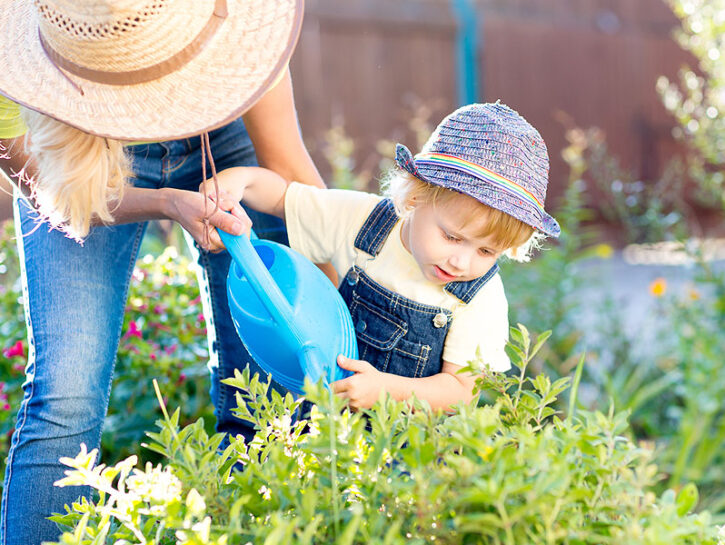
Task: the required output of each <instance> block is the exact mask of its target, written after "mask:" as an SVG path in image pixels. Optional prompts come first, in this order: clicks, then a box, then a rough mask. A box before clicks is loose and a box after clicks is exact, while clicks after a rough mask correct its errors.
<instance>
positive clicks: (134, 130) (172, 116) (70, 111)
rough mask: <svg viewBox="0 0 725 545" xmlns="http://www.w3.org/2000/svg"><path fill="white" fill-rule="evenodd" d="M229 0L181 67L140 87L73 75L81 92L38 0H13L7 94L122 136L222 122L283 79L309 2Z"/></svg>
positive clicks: (167, 134) (171, 132)
mask: <svg viewBox="0 0 725 545" xmlns="http://www.w3.org/2000/svg"><path fill="white" fill-rule="evenodd" d="M250 4H257V6H256V7H254V6H250ZM227 6H228V16H227V18H226V19H225V20H224V22H223V23H222V25H221V27H220V28H219V29H218V30H217V32H216V34H215V35H214V37H213V39H212V40H211V41H210V42H209V43H208V44H207V45H206V46H205V47H204V49H203V50H202V51H201V52H200V53H199V54H198V55H197V56H196V57H194V58H193V59H192V60H191V61H190V62H188V63H187V64H185V65H184V66H182V67H181V68H179V69H178V70H176V71H174V72H172V73H171V74H168V75H166V76H164V77H162V78H159V79H157V80H154V81H150V82H147V83H142V84H136V85H107V84H102V83H95V82H92V81H88V80H84V79H83V78H80V77H77V76H74V75H72V74H69V75H68V77H70V78H71V79H72V80H73V81H74V82H76V83H78V84H79V85H80V87H81V88H82V89H83V93H84V94H83V95H81V94H80V93H79V91H78V90H77V89H76V88H75V87H74V86H73V85H72V84H71V83H70V82H69V81H68V80H67V79H66V78H65V77H64V75H63V73H61V72H60V71H59V69H58V68H57V67H56V66H55V65H54V64H52V63H51V62H50V61H49V59H48V57H47V56H46V54H45V52H44V51H43V48H42V46H41V44H40V40H39V38H38V24H37V12H36V9H35V8H34V5H33V3H32V2H29V1H28V0H9V1H6V2H4V3H3V8H2V9H3V14H2V16H1V17H0V55H1V57H0V65H2V70H0V94H2V95H4V96H6V97H7V98H9V99H10V100H12V101H14V102H17V103H18V104H21V105H22V106H25V107H27V108H30V109H33V110H36V111H38V112H40V113H43V114H45V115H48V116H50V117H52V118H55V119H57V120H59V121H62V122H64V123H67V124H68V125H71V126H73V127H76V128H78V129H80V130H82V131H85V132H88V133H91V134H95V135H98V136H105V137H108V138H113V139H117V140H129V141H159V140H171V139H178V138H184V137H187V136H192V135H197V134H200V133H202V132H204V131H208V130H212V129H215V128H218V127H221V126H222V125H225V124H226V123H228V122H230V121H232V120H234V119H236V118H237V117H239V116H240V115H242V114H243V113H245V112H246V111H247V110H248V109H249V108H251V107H252V106H253V105H254V104H255V103H256V102H257V101H258V100H259V99H260V98H261V97H262V96H263V95H264V93H265V92H266V91H267V90H268V89H269V87H270V86H271V85H272V84H273V83H274V82H275V81H276V80H277V78H278V77H279V75H280V73H281V72H282V70H283V69H285V67H286V66H287V64H288V63H289V59H290V57H291V56H292V52H293V51H294V47H295V45H296V42H297V38H298V37H299V33H300V29H301V26H302V16H303V0H275V1H274V2H271V1H270V0H228V1H227ZM242 7H243V8H244V9H245V10H249V9H257V10H258V11H259V12H260V13H261V14H262V16H261V17H259V19H258V24H256V25H255V27H254V28H251V27H250V25H249V22H248V21H247V20H246V18H244V17H240V16H239V14H240V13H241V9H242ZM169 31H170V32H173V29H169ZM252 52H254V55H253V57H254V58H253V59H250V57H252V55H251V53H252Z"/></svg>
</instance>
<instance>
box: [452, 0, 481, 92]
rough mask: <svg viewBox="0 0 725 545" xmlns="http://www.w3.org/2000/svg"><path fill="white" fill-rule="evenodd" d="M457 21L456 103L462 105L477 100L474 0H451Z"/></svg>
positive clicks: (476, 20)
mask: <svg viewBox="0 0 725 545" xmlns="http://www.w3.org/2000/svg"><path fill="white" fill-rule="evenodd" d="M451 8H452V10H453V14H454V16H455V18H456V22H457V23H458V25H457V26H458V32H457V35H456V67H457V79H458V86H457V87H458V103H459V105H461V106H463V105H464V104H470V103H472V102H478V101H479V71H478V63H477V62H476V60H477V59H476V58H477V52H478V27H479V25H478V12H477V10H476V0H451Z"/></svg>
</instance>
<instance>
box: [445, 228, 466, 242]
mask: <svg viewBox="0 0 725 545" xmlns="http://www.w3.org/2000/svg"><path fill="white" fill-rule="evenodd" d="M442 233H443V238H445V239H446V240H450V241H451V242H458V241H459V240H461V239H460V238H458V237H457V236H455V235H451V234H450V233H446V232H445V231H442Z"/></svg>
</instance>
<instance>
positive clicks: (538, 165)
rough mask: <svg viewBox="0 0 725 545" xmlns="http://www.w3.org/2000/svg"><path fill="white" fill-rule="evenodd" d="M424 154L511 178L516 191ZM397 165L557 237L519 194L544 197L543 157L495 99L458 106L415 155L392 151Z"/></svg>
mask: <svg viewBox="0 0 725 545" xmlns="http://www.w3.org/2000/svg"><path fill="white" fill-rule="evenodd" d="M426 154H444V155H446V156H451V157H455V158H459V159H462V160H464V161H467V162H469V163H472V164H473V165H477V166H480V167H483V168H484V169H486V170H488V171H491V172H492V173H495V174H496V175H498V176H501V177H503V178H505V179H506V180H510V181H512V182H514V184H515V185H516V186H519V188H520V192H519V194H517V193H516V192H515V191H513V192H509V191H505V190H502V189H501V187H500V186H497V185H496V184H495V183H494V182H491V181H488V180H486V179H482V178H481V177H477V176H475V175H471V174H469V173H466V172H461V171H460V170H456V169H454V168H449V167H447V166H444V165H441V164H428V161H425V160H424V159H425V156H426ZM397 163H398V165H399V166H400V167H401V168H403V169H405V170H407V171H408V172H410V173H411V174H413V175H414V176H417V177H419V178H420V179H422V180H424V181H426V182H428V183H431V184H434V185H439V186H442V187H445V188H448V189H452V190H454V191H458V192H460V193H464V194H466V195H469V196H471V197H473V198H475V199H477V200H478V201H480V202H482V203H484V204H486V205H488V206H491V207H492V208H496V209H497V210H501V211H502V212H506V213H507V214H509V215H511V216H513V217H515V218H517V219H519V220H520V221H523V222H524V223H526V224H528V225H531V226H532V227H534V228H535V229H538V230H539V231H541V232H543V233H545V234H547V235H549V236H554V237H556V236H558V235H559V233H560V228H559V225H558V223H557V222H556V220H555V219H554V218H553V217H551V216H550V215H548V214H547V213H546V212H545V211H544V210H543V209H542V208H540V207H538V206H536V205H535V204H532V203H531V202H530V201H529V200H527V199H526V198H523V197H522V194H524V193H530V194H532V195H533V197H534V198H535V199H536V200H538V201H539V202H540V203H542V204H543V203H544V200H545V199H546V187H547V184H548V180H549V155H548V152H547V150H546V144H545V143H544V140H543V138H541V135H540V134H539V133H538V131H537V130H536V129H535V128H534V127H532V126H531V125H530V124H529V123H528V122H527V121H526V120H525V119H524V118H523V117H521V116H520V115H519V114H518V113H517V112H515V111H514V110H512V109H510V108H509V107H508V106H506V105H504V104H501V103H490V104H471V105H468V106H464V107H462V108H459V109H458V110H456V111H455V112H453V113H452V114H450V115H449V116H447V117H446V118H445V119H443V121H441V123H440V124H439V125H438V127H437V128H436V130H435V131H434V132H433V134H432V135H431V136H430V138H429V139H428V141H427V142H426V144H425V145H424V147H423V150H422V151H421V154H420V155H418V156H416V157H415V158H414V157H413V156H412V154H411V153H410V151H409V150H408V149H407V148H406V147H405V146H399V147H398V150H397Z"/></svg>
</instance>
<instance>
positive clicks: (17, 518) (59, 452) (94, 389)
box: [0, 121, 287, 545]
mask: <svg viewBox="0 0 725 545" xmlns="http://www.w3.org/2000/svg"><path fill="white" fill-rule="evenodd" d="M210 139H211V150H212V154H213V157H214V160H215V162H216V165H217V168H218V169H219V170H222V169H224V168H228V167H232V166H239V165H254V164H256V158H255V155H254V149H253V147H252V144H251V141H250V140H249V136H248V135H247V133H246V130H245V129H244V126H243V124H242V123H241V121H235V122H233V123H231V124H230V125H227V126H226V127H223V128H221V129H218V130H216V131H213V132H212V133H211V134H210ZM128 149H129V151H130V152H131V154H132V157H133V168H134V173H135V176H136V177H135V179H134V180H132V183H134V184H135V185H136V186H139V187H146V188H161V187H173V188H178V189H186V190H189V191H196V190H197V189H198V186H199V183H200V182H201V180H202V178H201V154H200V149H199V138H198V137H197V138H191V139H184V140H177V141H173V142H164V143H159V144H149V145H143V146H132V147H129V148H128ZM209 172H210V171H209V169H208V167H207V173H209ZM15 208H16V209H15V220H16V232H17V233H18V235H20V234H22V235H23V236H18V248H19V255H20V262H21V268H22V271H23V295H24V299H25V305H26V306H25V314H26V321H27V327H28V344H29V356H28V365H27V368H26V380H25V383H24V384H23V390H24V398H23V401H22V404H21V406H20V410H19V412H18V418H17V423H16V429H15V433H14V434H13V437H12V441H11V446H10V452H9V455H8V464H7V469H6V473H5V489H4V491H3V497H2V512H1V519H0V520H1V522H0V545H11V544H12V545H39V544H40V543H41V542H42V541H55V540H56V539H57V538H58V536H59V533H60V532H59V530H58V528H57V526H56V525H55V524H54V523H52V522H50V521H48V520H46V517H48V516H49V515H51V514H52V513H54V512H64V508H63V506H64V505H65V504H71V502H73V501H75V500H77V499H78V498H79V496H80V495H81V494H85V495H88V494H89V493H90V490H88V489H86V488H78V487H66V488H58V487H55V486H53V483H54V482H55V481H56V480H58V479H60V478H62V477H63V476H64V475H63V471H64V469H65V466H62V465H61V464H60V463H59V462H58V459H59V458H60V457H62V456H71V457H75V456H76V455H77V454H78V452H79V449H80V445H81V443H85V444H86V445H87V447H88V449H89V450H90V449H93V448H97V447H99V444H100V438H101V429H102V425H103V420H104V418H105V415H106V411H107V408H108V399H109V394H110V389H111V380H112V375H113V365H114V361H115V356H116V351H117V349H118V343H119V338H120V335H121V327H122V325H123V313H124V307H125V304H126V297H127V294H128V285H129V280H130V278H131V273H132V271H133V267H134V263H135V261H136V256H137V253H138V249H139V244H140V242H141V238H142V237H143V234H144V231H145V229H146V224H145V223H132V224H126V225H118V226H112V227H95V228H93V229H92V230H91V232H90V234H89V235H88V237H87V239H86V240H85V242H84V244H83V245H82V246H81V245H79V244H77V243H76V242H74V241H72V240H70V239H68V238H66V237H65V236H64V235H63V234H62V233H59V232H58V231H48V228H47V227H46V226H43V225H41V226H40V227H37V228H36V223H35V219H34V217H35V216H34V213H33V212H32V210H30V209H29V208H28V206H27V204H26V203H25V202H24V201H17V202H16V207H15ZM249 213H250V216H251V217H252V221H253V222H254V227H255V230H256V232H257V234H258V235H259V236H260V237H264V238H273V239H275V240H277V241H279V242H286V240H287V237H286V231H285V230H284V225H283V223H282V222H281V220H278V219H277V218H272V217H270V216H265V215H262V214H256V213H252V212H249ZM196 254H197V257H198V261H199V263H200V265H201V266H202V267H201V268H202V270H203V273H202V278H201V279H200V280H202V283H201V288H202V289H201V291H202V297H203V298H206V304H205V310H210V313H211V315H207V316H206V318H207V324H208V325H209V327H207V330H208V331H209V344H210V348H211V351H210V356H211V357H210V364H209V367H210V370H211V374H212V388H211V394H212V401H213V403H214V407H215V415H216V417H217V430H218V431H223V432H229V433H234V434H237V433H241V434H243V435H245V437H250V436H251V435H253V430H251V429H250V428H249V427H248V426H247V425H246V424H245V423H244V422H243V421H241V420H239V419H237V418H235V417H234V416H233V415H232V414H231V412H230V409H231V408H233V407H235V406H236V403H235V400H234V393H233V389H232V388H231V387H229V386H226V385H224V384H221V383H220V380H221V379H224V378H226V377H230V376H233V374H234V369H235V368H243V367H244V366H245V365H247V364H251V367H252V371H253V372H254V371H258V372H260V373H261V372H262V371H261V369H260V368H259V367H258V366H257V365H256V364H254V363H253V362H252V360H251V358H250V356H249V355H248V353H247V352H246V350H245V349H244V346H243V345H242V343H241V342H240V341H239V337H238V336H237V334H236V331H235V330H234V325H233V323H232V321H231V317H230V314H229V310H228V307H227V298H226V274H227V270H228V267H229V261H230V258H229V255H228V254H227V253H226V252H222V253H219V254H211V253H207V252H199V251H198V249H197V251H196ZM207 314H208V313H207ZM210 324H213V327H212V326H211V325H210Z"/></svg>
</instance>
